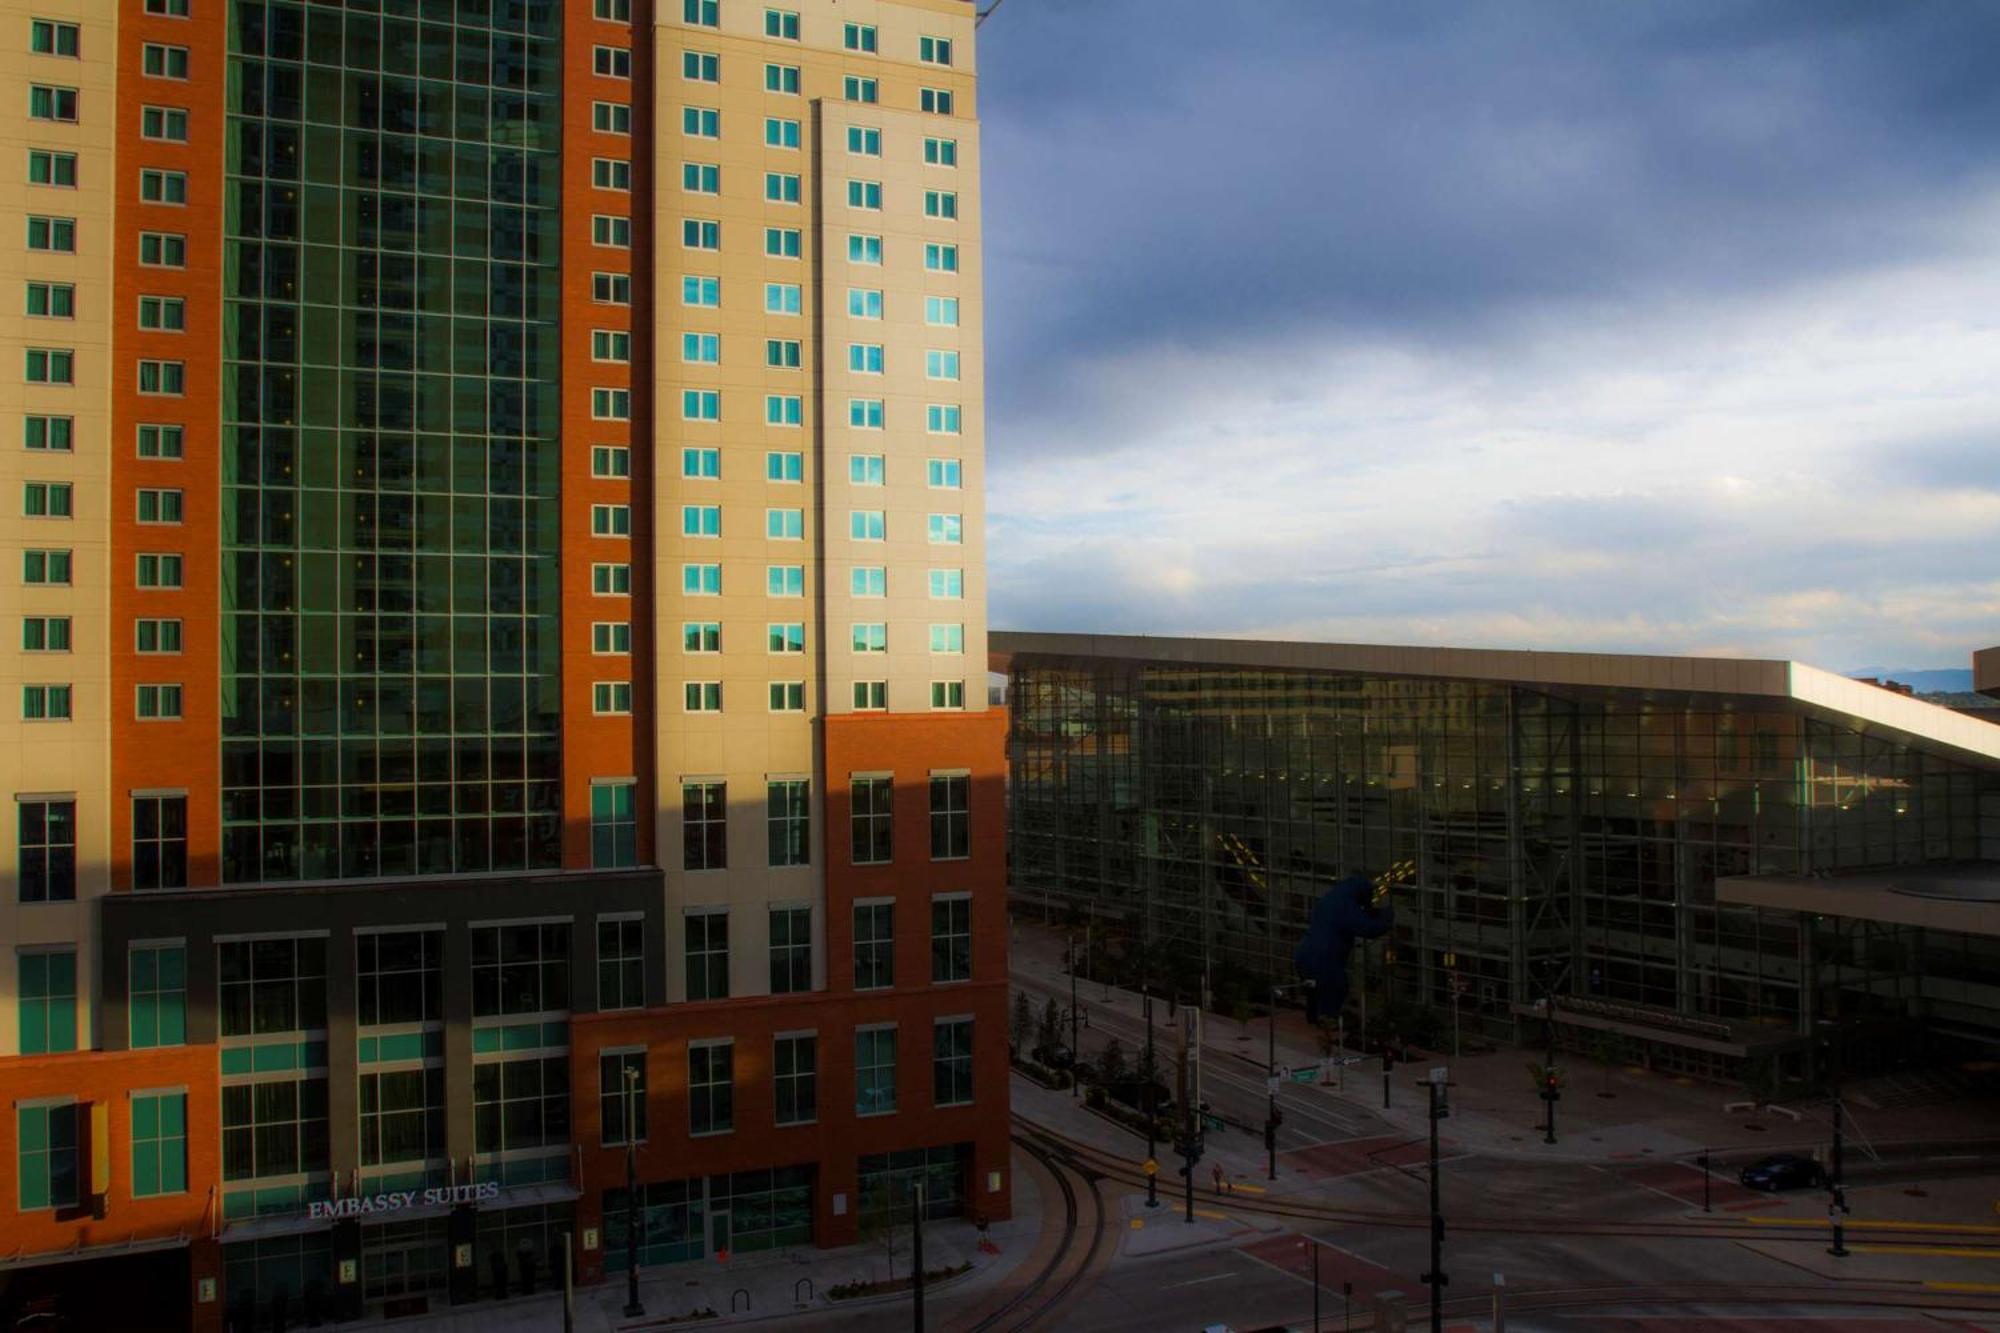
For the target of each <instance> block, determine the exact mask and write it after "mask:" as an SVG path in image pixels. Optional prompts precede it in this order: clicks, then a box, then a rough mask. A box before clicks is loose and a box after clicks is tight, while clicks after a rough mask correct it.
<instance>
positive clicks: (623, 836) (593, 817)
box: [590, 625, 639, 870]
mask: <svg viewBox="0 0 2000 1333" xmlns="http://www.w3.org/2000/svg"><path fill="white" fill-rule="evenodd" d="M625 628H626V630H628V631H629V630H630V629H631V626H630V625H627V626H625ZM626 650H627V651H628V652H629V651H630V644H629V642H628V644H627V649H626ZM637 790H638V788H637V785H636V784H634V783H631V782H593V783H592V784H590V864H591V865H592V866H594V867H595V868H596V869H599V870H610V869H613V868H615V867H618V866H634V865H637V864H639V816H638V811H637V809H636V807H635V793H636V792H637Z"/></svg>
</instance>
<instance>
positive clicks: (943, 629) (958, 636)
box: [931, 625, 965, 653]
mask: <svg viewBox="0 0 2000 1333" xmlns="http://www.w3.org/2000/svg"><path fill="white" fill-rule="evenodd" d="M931 651H932V652H934V653H962V652H964V651H965V626H963V625H932V626H931Z"/></svg>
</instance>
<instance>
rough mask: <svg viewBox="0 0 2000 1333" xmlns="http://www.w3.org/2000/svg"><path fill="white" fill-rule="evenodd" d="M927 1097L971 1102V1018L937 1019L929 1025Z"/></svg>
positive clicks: (940, 1102)
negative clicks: (928, 1090) (929, 1090)
mask: <svg viewBox="0 0 2000 1333" xmlns="http://www.w3.org/2000/svg"><path fill="white" fill-rule="evenodd" d="M931 1100H932V1102H933V1103H934V1104H935V1105H938V1106H969V1105H971V1104H972V1020H971V1019H969V1018H940V1019H938V1020H937V1021H936V1022H935V1023H933V1024H932V1025H931Z"/></svg>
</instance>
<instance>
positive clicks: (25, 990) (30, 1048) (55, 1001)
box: [16, 949, 76, 1055]
mask: <svg viewBox="0 0 2000 1333" xmlns="http://www.w3.org/2000/svg"><path fill="white" fill-rule="evenodd" d="M18 963H19V967H20V972H19V979H20V990H19V992H18V995H19V1001H18V1003H17V1006H16V1013H17V1014H18V1016H19V1019H20V1038H21V1043H20V1051H21V1054H23V1055H47V1054H50V1053H52V1052H57V1051H73V1050H75V1049H76V951H75V950H73V949H49V950H36V951H34V952H32V953H30V952H23V953H21V954H20V955H19V956H18Z"/></svg>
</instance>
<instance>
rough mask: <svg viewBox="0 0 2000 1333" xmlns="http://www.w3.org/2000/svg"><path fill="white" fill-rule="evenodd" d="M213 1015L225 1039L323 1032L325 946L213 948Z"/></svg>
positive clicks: (268, 942) (252, 943)
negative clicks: (214, 973)
mask: <svg viewBox="0 0 2000 1333" xmlns="http://www.w3.org/2000/svg"><path fill="white" fill-rule="evenodd" d="M216 968H217V977H218V983H217V1010H218V1022H219V1025H220V1031H221V1033H222V1035H223V1036H225V1037H246V1036H266V1035H270V1034H273V1033H281V1032H308V1031H317V1030H321V1029H324V1028H325V1027H326V940H325V938H324V937H320V936H288V937H283V938H277V939H257V940H231V941H226V942H224V943H221V944H218V945H217V946H216Z"/></svg>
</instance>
